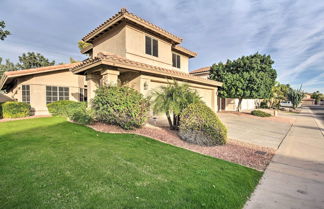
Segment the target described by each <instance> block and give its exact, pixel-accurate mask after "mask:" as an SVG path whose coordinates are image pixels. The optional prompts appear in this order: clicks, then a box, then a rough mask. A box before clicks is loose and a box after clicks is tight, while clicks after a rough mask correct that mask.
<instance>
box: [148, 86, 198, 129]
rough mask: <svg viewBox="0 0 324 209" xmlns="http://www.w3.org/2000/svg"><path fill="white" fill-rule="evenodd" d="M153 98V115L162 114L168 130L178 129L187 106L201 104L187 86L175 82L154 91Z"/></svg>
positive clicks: (196, 95)
mask: <svg viewBox="0 0 324 209" xmlns="http://www.w3.org/2000/svg"><path fill="white" fill-rule="evenodd" d="M153 98H154V101H153V111H154V113H161V112H164V113H165V114H166V117H167V119H168V123H169V126H170V129H178V127H179V125H180V113H181V112H182V110H184V109H185V108H186V107H187V106H188V105H189V104H192V103H196V102H201V98H200V97H199V95H198V93H197V92H196V91H194V90H192V89H190V87H189V86H188V85H187V84H179V83H178V82H176V81H174V82H173V83H170V84H168V85H167V86H163V87H161V88H160V89H159V90H158V91H155V92H154V93H153Z"/></svg>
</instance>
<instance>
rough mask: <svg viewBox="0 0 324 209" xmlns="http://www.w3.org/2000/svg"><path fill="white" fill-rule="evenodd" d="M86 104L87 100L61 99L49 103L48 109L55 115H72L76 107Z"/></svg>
mask: <svg viewBox="0 0 324 209" xmlns="http://www.w3.org/2000/svg"><path fill="white" fill-rule="evenodd" d="M82 106H86V103H85V102H76V101H70V100H60V101H56V102H52V103H49V104H47V109H48V111H49V112H50V113H51V114H52V115H53V116H62V117H70V116H71V114H72V112H74V111H75V110H76V109H78V108H81V107H82Z"/></svg>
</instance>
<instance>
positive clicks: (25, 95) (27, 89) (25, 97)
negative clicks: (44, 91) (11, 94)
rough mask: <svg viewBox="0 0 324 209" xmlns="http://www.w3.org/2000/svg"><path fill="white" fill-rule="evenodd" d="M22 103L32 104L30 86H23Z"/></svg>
mask: <svg viewBox="0 0 324 209" xmlns="http://www.w3.org/2000/svg"><path fill="white" fill-rule="evenodd" d="M22 102H25V103H28V104H30V86H29V85H22Z"/></svg>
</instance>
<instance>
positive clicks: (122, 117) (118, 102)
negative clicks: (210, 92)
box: [92, 86, 149, 129]
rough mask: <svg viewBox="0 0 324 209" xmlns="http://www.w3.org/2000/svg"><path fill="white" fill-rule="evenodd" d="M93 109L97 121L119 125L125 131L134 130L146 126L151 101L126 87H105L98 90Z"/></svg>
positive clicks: (93, 101)
mask: <svg viewBox="0 0 324 209" xmlns="http://www.w3.org/2000/svg"><path fill="white" fill-rule="evenodd" d="M92 109H93V111H94V115H95V118H96V120H99V121H101V122H104V123H108V124H113V125H118V126H120V127H121V128H123V129H134V128H139V127H141V126H143V125H144V124H145V122H146V120H147V117H148V112H149V100H148V99H146V98H144V96H143V95H142V94H141V93H139V92H138V91H136V90H135V89H132V88H129V87H126V86H122V87H119V86H104V87H100V88H98V89H97V90H96V96H95V97H94V99H93V100H92Z"/></svg>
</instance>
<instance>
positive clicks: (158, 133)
mask: <svg viewBox="0 0 324 209" xmlns="http://www.w3.org/2000/svg"><path fill="white" fill-rule="evenodd" d="M89 127H91V128H93V129H95V130H97V131H100V132H105V133H133V134H138V135H142V136H147V137H150V138H153V139H156V140H158V141H161V142H164V143H167V144H171V145H174V146H177V147H181V148H184V149H188V150H191V151H194V152H198V153H201V154H205V155H209V156H212V157H216V158H220V159H223V160H226V161H230V162H234V163H237V164H240V165H244V166H247V167H251V168H254V169H257V170H265V168H266V167H267V165H268V164H269V163H270V161H271V158H272V157H273V155H274V153H275V149H272V148H265V147H261V146H257V145H252V144H248V143H243V142H240V141H236V140H231V139H230V140H228V142H227V144H226V145H222V146H213V147H204V146H199V145H195V144H189V143H187V142H184V141H182V140H181V139H180V138H179V137H178V135H177V132H176V131H171V130H169V129H168V128H160V127H155V126H151V125H147V126H145V127H143V128H140V129H136V130H127V131H126V130H123V129H121V128H119V127H117V126H113V125H107V124H103V123H95V124H93V125H90V126H89Z"/></svg>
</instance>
